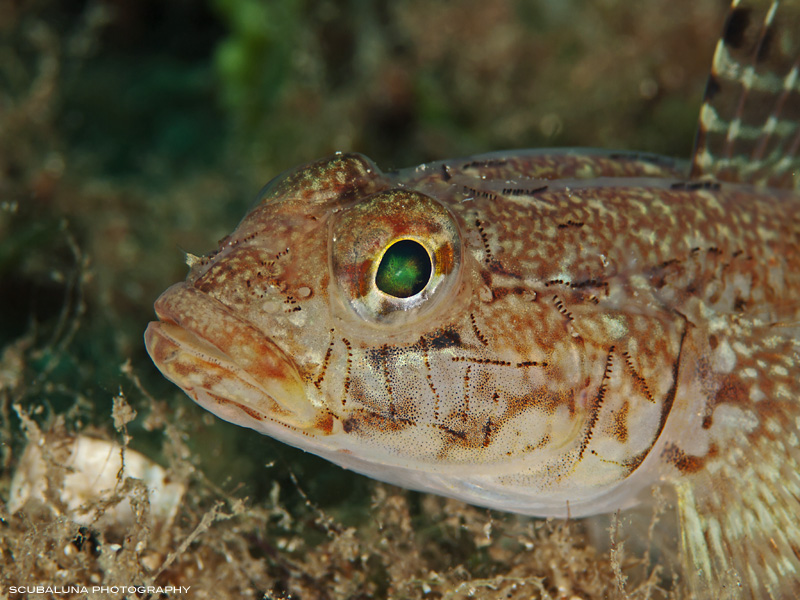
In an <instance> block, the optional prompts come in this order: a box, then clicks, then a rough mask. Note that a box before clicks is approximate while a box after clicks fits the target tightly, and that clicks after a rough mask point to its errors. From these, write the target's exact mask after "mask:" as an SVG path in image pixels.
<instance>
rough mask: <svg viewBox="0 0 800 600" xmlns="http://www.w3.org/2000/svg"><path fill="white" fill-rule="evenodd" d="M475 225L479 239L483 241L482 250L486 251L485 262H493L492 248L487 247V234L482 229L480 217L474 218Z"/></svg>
mask: <svg viewBox="0 0 800 600" xmlns="http://www.w3.org/2000/svg"><path fill="white" fill-rule="evenodd" d="M475 227H477V228H478V233H479V234H480V236H481V241H483V250H484V252H486V258H485V261H486V264H487V265H488V264H491V263H493V262H494V257H493V256H492V249H491V248H490V247H489V236H488V235H486V231H485V230H484V229H483V223H481V220H480V219H475Z"/></svg>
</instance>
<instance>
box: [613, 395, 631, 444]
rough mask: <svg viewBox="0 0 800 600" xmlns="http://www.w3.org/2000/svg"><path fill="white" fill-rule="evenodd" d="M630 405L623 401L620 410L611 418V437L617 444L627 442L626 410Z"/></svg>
mask: <svg viewBox="0 0 800 600" xmlns="http://www.w3.org/2000/svg"><path fill="white" fill-rule="evenodd" d="M629 409H630V403H629V402H628V401H627V400H625V402H623V403H622V408H620V409H619V410H618V411H614V413H613V418H614V424H613V425H612V427H611V435H612V436H614V438H616V439H617V441H618V442H620V443H621V444H624V443H625V442H627V441H628V410H629Z"/></svg>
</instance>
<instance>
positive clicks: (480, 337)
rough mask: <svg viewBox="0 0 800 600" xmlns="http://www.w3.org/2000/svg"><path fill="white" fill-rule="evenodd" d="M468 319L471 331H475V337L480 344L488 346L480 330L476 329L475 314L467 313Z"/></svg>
mask: <svg viewBox="0 0 800 600" xmlns="http://www.w3.org/2000/svg"><path fill="white" fill-rule="evenodd" d="M469 320H470V323H472V331H473V333H475V337H476V338H478V341H479V342H480V343H481V345H483V346H488V345H489V342H488V340H487V339H486V337H485V336H484V335H483V334H482V333H481V330H480V329H478V324H477V323H476V322H475V315H474V314H472V313H469Z"/></svg>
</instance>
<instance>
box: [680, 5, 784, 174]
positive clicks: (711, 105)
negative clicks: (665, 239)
mask: <svg viewBox="0 0 800 600" xmlns="http://www.w3.org/2000/svg"><path fill="white" fill-rule="evenodd" d="M704 176H710V177H713V178H716V179H720V180H724V181H733V182H741V183H750V184H754V185H759V186H767V187H780V188H788V189H799V188H800V0H733V3H732V5H731V10H730V12H729V13H728V17H727V20H726V21H725V27H724V29H723V32H722V37H721V38H720V40H719V42H717V48H716V52H715V53H714V62H713V64H712V67H711V74H710V76H709V79H708V85H707V86H706V91H705V98H704V100H703V107H702V109H701V111H700V120H699V124H698V133H697V140H696V142H695V149H694V155H693V157H692V177H704Z"/></svg>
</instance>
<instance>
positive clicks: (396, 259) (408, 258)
mask: <svg viewBox="0 0 800 600" xmlns="http://www.w3.org/2000/svg"><path fill="white" fill-rule="evenodd" d="M430 278H431V259H430V257H429V256H428V253H427V252H426V251H425V248H423V247H422V244H420V243H419V242H415V241H414V240H400V241H399V242H397V243H395V244H392V245H391V246H389V249H388V250H387V251H386V252H385V253H384V255H383V258H382V259H381V264H380V265H378V273H377V275H376V276H375V284H376V285H377V286H378V289H379V290H380V291H382V292H383V293H384V294H389V295H390V296H395V297H396V298H408V297H409V296H413V295H414V294H418V293H419V292H421V291H422V290H423V289H424V288H425V286H426V285H427V284H428V280H429V279H430Z"/></svg>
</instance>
